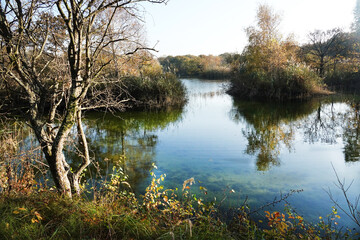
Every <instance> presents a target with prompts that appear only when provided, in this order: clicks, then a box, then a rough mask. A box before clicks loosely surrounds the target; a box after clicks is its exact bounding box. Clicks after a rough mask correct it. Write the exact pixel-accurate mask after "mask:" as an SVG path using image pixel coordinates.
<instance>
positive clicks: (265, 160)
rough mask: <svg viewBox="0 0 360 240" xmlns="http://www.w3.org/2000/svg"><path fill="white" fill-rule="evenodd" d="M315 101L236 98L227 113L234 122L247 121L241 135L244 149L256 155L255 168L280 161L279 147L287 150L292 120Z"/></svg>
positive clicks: (290, 147) (307, 110)
mask: <svg viewBox="0 0 360 240" xmlns="http://www.w3.org/2000/svg"><path fill="white" fill-rule="evenodd" d="M315 107H316V102H297V103H276V104H274V103H264V102H249V101H236V102H235V103H234V107H233V109H232V111H231V113H230V115H231V117H232V119H233V120H234V121H236V122H239V121H240V122H243V121H245V122H246V123H247V127H246V129H245V130H243V135H244V136H245V137H246V138H247V140H248V145H247V147H246V153H247V154H250V155H256V156H257V160H256V166H257V169H258V171H267V170H269V169H270V168H271V166H278V165H280V161H279V154H280V150H281V148H282V146H283V147H285V148H286V149H288V150H289V151H290V150H291V149H292V142H293V140H294V132H295V128H296V125H295V121H296V120H297V119H299V118H303V117H304V116H307V115H308V114H310V113H311V112H313V111H314V109H315Z"/></svg>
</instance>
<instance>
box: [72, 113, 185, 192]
mask: <svg viewBox="0 0 360 240" xmlns="http://www.w3.org/2000/svg"><path fill="white" fill-rule="evenodd" d="M181 113H182V111H181V110H172V111H161V112H128V113H121V114H118V115H116V116H114V115H112V114H107V115H104V114H103V113H88V114H87V116H86V119H85V120H84V124H85V126H86V128H85V134H86V136H87V137H88V142H89V147H90V152H91V155H92V158H93V160H94V163H95V164H94V165H93V166H92V167H91V171H90V172H89V173H88V176H87V177H88V178H94V176H95V175H98V176H99V177H101V178H105V177H106V176H109V173H110V172H111V171H112V167H113V166H114V165H115V164H116V165H120V166H121V167H122V168H123V170H124V172H125V173H126V174H127V175H128V177H129V178H128V182H129V183H130V185H131V186H132V188H133V189H134V190H135V191H136V190H137V186H138V184H139V183H140V182H142V181H143V180H144V179H145V178H147V177H148V175H149V170H150V169H151V168H152V165H153V163H155V159H156V149H155V148H156V145H157V143H158V136H157V135H156V133H155V132H156V131H157V130H160V129H165V128H166V127H167V126H168V125H169V124H171V123H176V122H177V121H179V120H180V119H181ZM69 155H70V156H69ZM68 156H69V157H71V159H77V160H76V161H79V160H80V159H78V157H77V154H76V151H71V152H68Z"/></svg>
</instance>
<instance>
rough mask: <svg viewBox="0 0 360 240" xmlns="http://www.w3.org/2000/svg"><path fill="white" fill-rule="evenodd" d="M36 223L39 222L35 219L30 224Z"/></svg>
mask: <svg viewBox="0 0 360 240" xmlns="http://www.w3.org/2000/svg"><path fill="white" fill-rule="evenodd" d="M36 222H39V221H38V220H37V219H35V218H33V219H31V223H36Z"/></svg>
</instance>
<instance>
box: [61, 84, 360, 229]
mask: <svg viewBox="0 0 360 240" xmlns="http://www.w3.org/2000/svg"><path fill="white" fill-rule="evenodd" d="M182 81H183V83H184V84H185V86H186V88H187V89H188V102H187V104H186V105H185V107H184V108H183V109H181V110H166V111H165V110H164V111H149V112H145V111H132V112H125V113H119V114H116V116H115V115H112V114H106V115H104V114H103V113H87V114H86V119H85V120H84V123H85V125H86V134H87V136H88V139H89V145H90V147H91V154H92V157H93V158H94V159H95V160H96V161H95V162H98V163H99V166H98V170H99V172H100V175H101V176H107V175H109V173H110V172H111V169H112V165H113V163H114V162H117V161H122V164H123V168H124V169H125V171H126V173H127V174H128V175H129V182H130V184H131V185H132V187H133V188H134V189H135V191H136V192H137V194H142V193H144V190H145V188H146V186H147V185H148V183H149V181H150V174H149V171H151V170H153V171H155V173H156V175H158V176H159V175H160V174H163V173H165V174H166V175H167V177H166V178H165V181H164V185H165V187H167V188H176V187H178V188H180V189H181V187H182V183H183V182H184V180H186V179H189V178H191V177H194V178H195V181H196V184H195V185H193V186H192V189H191V190H192V191H194V192H195V193H198V194H200V193H199V191H198V190H196V189H199V186H203V187H206V189H207V190H208V194H207V195H206V196H205V195H204V196H202V197H204V198H206V199H207V200H214V199H215V198H216V199H217V202H220V201H221V200H222V199H223V198H224V194H225V195H226V196H227V198H226V200H225V201H224V202H223V203H222V208H223V209H228V208H235V207H238V206H240V204H242V203H243V202H244V200H245V199H248V200H247V203H248V204H249V205H250V206H251V208H252V209H257V208H259V207H261V206H263V205H264V204H266V203H268V202H272V201H273V200H274V199H275V198H277V199H279V198H280V196H281V194H283V195H285V194H287V193H288V192H290V191H291V190H302V191H301V192H299V193H295V194H293V195H292V196H291V197H289V198H288V199H287V201H288V203H289V204H290V206H291V207H292V208H293V209H295V210H296V211H297V213H298V214H300V215H302V216H304V217H305V219H306V220H309V221H313V222H315V223H316V222H318V221H319V216H322V217H326V215H327V214H329V213H331V211H332V208H331V207H332V206H334V204H333V203H332V202H331V201H330V198H329V196H328V194H327V191H329V190H330V191H331V192H332V194H333V195H334V198H335V199H337V200H338V202H339V203H340V204H345V202H344V198H343V197H342V195H341V192H340V191H339V189H338V188H337V187H336V186H335V185H334V183H335V182H336V174H335V171H334V169H335V170H336V172H337V174H338V176H339V177H340V179H345V180H346V183H351V181H354V183H353V184H352V186H351V188H350V189H349V191H348V194H349V196H350V199H351V200H354V199H355V197H356V196H357V194H359V193H360V184H359V182H360V161H359V159H360V101H359V102H356V101H348V100H345V99H344V98H343V99H342V98H339V97H336V98H335V97H328V98H325V99H324V98H319V99H312V100H309V101H304V102H289V103H281V104H280V103H269V102H254V101H236V100H234V99H233V98H232V97H231V96H229V95H228V94H226V93H225V90H224V89H225V87H226V84H228V82H226V81H213V80H211V81H210V80H198V79H183V80H182ZM68 154H70V155H71V153H68ZM72 157H74V156H72ZM153 165H156V166H157V169H153ZM93 176H95V173H94V171H93ZM199 181H200V182H201V183H199ZM193 189H194V190H193ZM231 190H234V191H235V192H233V193H230V191H231ZM284 204H285V202H282V203H279V204H277V205H275V206H274V207H271V208H268V210H269V209H270V210H280V211H283V210H284ZM260 213H263V211H260ZM339 213H340V215H341V217H342V218H341V219H340V220H339V225H342V226H348V227H355V225H354V224H353V223H352V222H351V221H350V220H349V218H347V217H346V216H345V214H343V213H341V212H340V211H339ZM262 215H264V214H262ZM260 217H261V216H260Z"/></svg>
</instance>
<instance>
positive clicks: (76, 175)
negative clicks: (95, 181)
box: [72, 109, 90, 195]
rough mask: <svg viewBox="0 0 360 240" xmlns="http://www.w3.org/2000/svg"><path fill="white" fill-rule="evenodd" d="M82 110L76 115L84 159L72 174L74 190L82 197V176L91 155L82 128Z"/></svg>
mask: <svg viewBox="0 0 360 240" xmlns="http://www.w3.org/2000/svg"><path fill="white" fill-rule="evenodd" d="M81 118H82V116H81V110H80V109H79V110H78V111H77V113H76V123H77V129H78V135H79V140H80V143H81V148H82V149H81V150H82V158H83V162H82V164H81V165H80V166H79V168H78V169H77V170H76V171H75V172H74V173H73V174H72V189H73V191H74V192H75V193H76V194H77V195H80V180H81V174H82V173H83V171H84V170H85V168H86V167H87V166H89V164H90V154H89V147H88V143H87V140H86V136H85V133H84V129H83V127H82V120H81Z"/></svg>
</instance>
